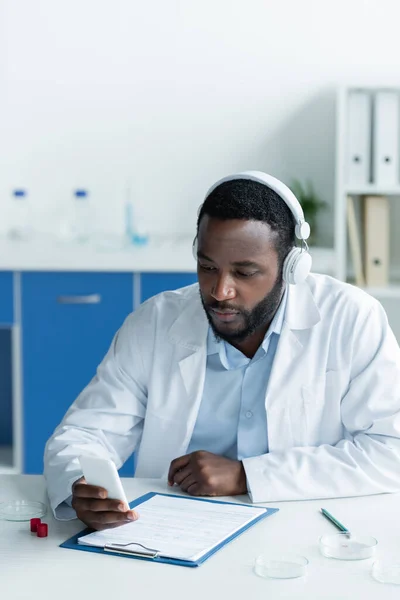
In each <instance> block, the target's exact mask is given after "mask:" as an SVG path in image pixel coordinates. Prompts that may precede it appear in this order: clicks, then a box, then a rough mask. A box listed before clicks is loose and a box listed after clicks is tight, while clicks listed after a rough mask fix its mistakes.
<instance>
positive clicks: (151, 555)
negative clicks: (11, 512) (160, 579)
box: [60, 492, 279, 568]
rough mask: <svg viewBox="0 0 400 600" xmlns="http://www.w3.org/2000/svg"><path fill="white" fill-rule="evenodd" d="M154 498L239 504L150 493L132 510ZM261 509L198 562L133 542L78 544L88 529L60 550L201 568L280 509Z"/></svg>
mask: <svg viewBox="0 0 400 600" xmlns="http://www.w3.org/2000/svg"><path fill="white" fill-rule="evenodd" d="M153 496H167V497H169V498H171V497H172V498H185V499H186V500H194V501H197V502H211V503H214V504H226V505H234V506H237V504H238V503H235V502H222V501H220V500H208V499H207V498H191V497H186V496H178V495H176V494H159V493H156V492H149V493H148V494H145V495H143V496H140V497H139V498H136V500H133V501H132V502H130V503H129V506H130V508H136V507H137V506H139V505H140V504H142V502H146V501H147V500H149V499H150V498H152V497H153ZM240 506H244V507H246V506H249V508H253V505H246V504H240ZM259 508H265V509H266V510H265V512H264V513H263V514H261V515H260V516H258V517H256V518H255V519H254V520H253V521H251V523H248V524H247V525H245V526H244V527H241V528H240V529H238V530H237V531H235V532H234V533H233V534H232V535H230V536H228V537H227V538H225V539H224V540H223V541H222V542H221V543H220V544H218V545H217V546H215V547H214V548H212V549H211V550H209V551H208V552H207V553H206V554H204V555H203V556H202V557H201V558H199V559H198V560H197V561H189V560H181V559H176V558H168V557H165V556H159V555H158V552H157V550H156V549H152V548H145V547H142V548H141V549H139V548H138V547H137V546H138V544H134V543H133V542H132V544H129V545H135V546H136V547H135V549H132V550H130V549H127V548H124V550H121V549H117V548H113V547H112V546H111V545H109V546H106V547H104V548H100V547H96V546H86V545H84V544H78V538H80V537H82V536H84V535H86V534H89V533H92V531H93V530H92V529H89V528H86V529H84V530H83V531H80V532H79V533H76V534H75V535H73V536H72V537H71V538H69V539H68V540H66V541H65V542H63V543H62V544H60V548H68V549H70V550H82V551H83V552H96V553H98V554H114V555H115V556H121V557H123V558H135V559H138V560H147V561H151V562H155V563H157V562H158V563H166V564H169V565H178V566H181V567H191V568H193V567H199V566H200V565H201V564H203V563H204V562H205V561H206V560H207V559H208V558H210V556H212V555H213V554H215V553H216V552H218V550H221V548H223V547H224V546H225V545H226V544H228V543H229V542H231V541H232V540H234V539H235V538H237V537H238V536H239V535H241V534H242V533H244V532H245V531H246V530H247V529H249V528H250V527H252V526H253V525H255V524H256V523H258V522H259V521H261V520H263V519H265V518H267V517H269V516H271V515H273V514H275V513H276V512H278V510H279V509H278V508H266V507H261V506H260V507H259Z"/></svg>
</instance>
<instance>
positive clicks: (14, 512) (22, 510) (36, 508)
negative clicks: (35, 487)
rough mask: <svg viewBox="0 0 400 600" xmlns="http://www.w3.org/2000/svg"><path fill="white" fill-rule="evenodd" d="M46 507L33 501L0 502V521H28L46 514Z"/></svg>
mask: <svg viewBox="0 0 400 600" xmlns="http://www.w3.org/2000/svg"><path fill="white" fill-rule="evenodd" d="M46 511H47V506H46V505H45V504H43V502H35V501H33V500H6V501H5V502H0V519H2V520H3V521H29V520H30V519H33V518H34V517H37V518H40V517H43V516H44V515H45V514H46Z"/></svg>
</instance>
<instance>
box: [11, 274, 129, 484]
mask: <svg viewBox="0 0 400 600" xmlns="http://www.w3.org/2000/svg"><path fill="white" fill-rule="evenodd" d="M21 289H22V324H23V327H22V341H23V343H22V357H23V361H22V364H23V394H24V410H23V415H24V417H23V418H24V445H25V452H24V459H25V460H24V472H26V473H41V472H42V469H43V452H44V446H45V443H46V441H47V439H48V438H49V437H50V435H51V434H52V432H53V431H54V429H55V427H56V426H57V425H58V424H59V422H60V421H61V419H62V417H63V416H64V414H65V412H66V411H67V409H68V408H69V406H70V405H71V404H72V402H73V401H74V400H75V398H76V397H77V396H78V394H79V393H80V391H81V390H82V389H83V388H84V387H85V385H86V384H87V383H89V381H90V380H91V378H92V377H93V376H94V375H95V373H96V368H97V366H98V364H99V363H100V361H101V360H102V358H103V357H104V355H105V354H106V352H107V350H108V348H109V346H110V343H111V341H112V338H113V337H114V335H115V333H116V332H117V330H118V329H119V327H120V326H121V325H122V323H123V321H124V319H125V317H126V316H127V315H128V314H129V313H130V312H131V311H132V309H133V277H132V275H130V274H126V273H24V274H23V275H22V282H21Z"/></svg>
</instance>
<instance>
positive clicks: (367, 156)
mask: <svg viewBox="0 0 400 600" xmlns="http://www.w3.org/2000/svg"><path fill="white" fill-rule="evenodd" d="M371 121H372V102H371V96H370V94H369V93H368V92H367V91H364V90H350V91H349V93H348V98H347V151H346V181H347V184H351V185H365V184H367V183H369V182H370V179H371Z"/></svg>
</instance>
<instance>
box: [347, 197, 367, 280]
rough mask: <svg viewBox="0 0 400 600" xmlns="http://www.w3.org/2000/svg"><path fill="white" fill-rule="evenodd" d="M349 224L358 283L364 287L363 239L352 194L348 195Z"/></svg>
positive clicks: (351, 249) (351, 248)
mask: <svg viewBox="0 0 400 600" xmlns="http://www.w3.org/2000/svg"><path fill="white" fill-rule="evenodd" d="M347 226H348V232H349V242H350V251H351V256H352V260H353V266H354V273H355V280H356V285H358V286H360V287H363V286H364V285H365V278H364V272H363V264H362V251H361V240H360V235H359V228H358V224H357V217H356V211H355V207H354V198H353V197H352V196H348V197H347Z"/></svg>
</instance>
